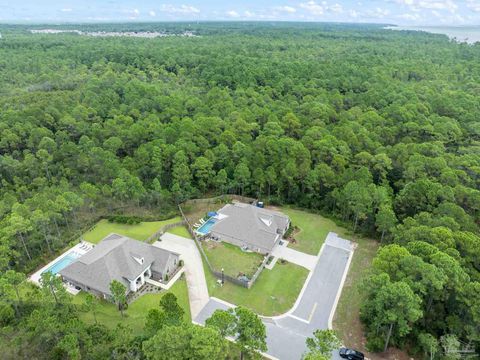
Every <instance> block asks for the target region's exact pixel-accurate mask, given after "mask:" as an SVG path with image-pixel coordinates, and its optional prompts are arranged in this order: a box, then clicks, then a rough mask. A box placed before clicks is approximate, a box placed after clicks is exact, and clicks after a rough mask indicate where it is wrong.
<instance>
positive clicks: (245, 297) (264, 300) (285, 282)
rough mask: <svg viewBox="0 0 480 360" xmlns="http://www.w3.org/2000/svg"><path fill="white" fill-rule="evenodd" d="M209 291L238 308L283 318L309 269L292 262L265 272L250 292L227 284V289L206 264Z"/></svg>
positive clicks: (294, 299)
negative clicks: (243, 307)
mask: <svg viewBox="0 0 480 360" xmlns="http://www.w3.org/2000/svg"><path fill="white" fill-rule="evenodd" d="M204 268H205V277H206V278H207V286H208V292H209V293H210V296H215V297H217V298H219V299H223V300H225V301H228V302H230V303H232V304H235V305H242V306H245V307H247V308H250V309H252V310H253V311H255V312H256V313H257V314H259V315H265V316H273V315H280V314H283V313H285V312H287V311H288V310H290V309H291V307H292V306H293V304H295V301H296V300H297V297H298V294H299V293H300V290H301V289H302V287H303V284H304V282H305V279H306V278H307V276H308V270H307V269H305V268H303V267H301V266H298V265H295V264H291V263H285V264H280V262H277V264H276V265H275V266H274V267H273V269H272V270H268V269H264V270H263V271H262V273H261V274H260V276H259V277H258V279H257V281H256V282H255V283H254V284H253V286H252V287H251V288H250V289H246V288H244V287H241V286H238V285H234V284H232V283H229V282H228V281H226V282H225V284H224V285H223V287H221V286H219V285H218V284H217V279H216V278H215V277H214V276H213V275H212V274H211V273H210V272H209V271H208V269H207V268H206V265H205V264H204Z"/></svg>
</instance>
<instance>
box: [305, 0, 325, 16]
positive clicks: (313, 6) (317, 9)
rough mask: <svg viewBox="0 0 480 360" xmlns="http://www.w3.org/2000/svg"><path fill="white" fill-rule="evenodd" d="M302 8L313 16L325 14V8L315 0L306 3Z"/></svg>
mask: <svg viewBox="0 0 480 360" xmlns="http://www.w3.org/2000/svg"><path fill="white" fill-rule="evenodd" d="M324 3H325V2H324ZM300 7H301V8H302V9H305V10H307V11H309V12H310V13H312V14H313V15H323V13H324V8H323V6H322V5H321V4H319V3H317V2H315V1H313V0H310V1H308V2H306V3H301V4H300Z"/></svg>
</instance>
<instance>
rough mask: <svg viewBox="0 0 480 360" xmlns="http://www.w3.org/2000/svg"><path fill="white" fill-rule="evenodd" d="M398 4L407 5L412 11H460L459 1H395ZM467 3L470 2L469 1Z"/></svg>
mask: <svg viewBox="0 0 480 360" xmlns="http://www.w3.org/2000/svg"><path fill="white" fill-rule="evenodd" d="M394 1H395V2H396V3H397V4H401V5H405V6H408V7H409V8H410V10H412V11H417V12H418V11H421V10H440V11H449V12H451V13H454V12H456V11H457V10H458V5H457V3H458V1H455V0H394ZM467 2H470V1H469V0H467Z"/></svg>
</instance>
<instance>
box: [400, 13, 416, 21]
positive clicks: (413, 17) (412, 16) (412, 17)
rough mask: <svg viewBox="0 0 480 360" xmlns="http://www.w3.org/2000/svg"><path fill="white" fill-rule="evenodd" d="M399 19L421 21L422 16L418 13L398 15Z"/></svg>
mask: <svg viewBox="0 0 480 360" xmlns="http://www.w3.org/2000/svg"><path fill="white" fill-rule="evenodd" d="M398 18H400V19H404V20H410V21H416V20H419V19H420V18H421V16H420V14H418V13H413V14H410V13H405V14H401V15H398Z"/></svg>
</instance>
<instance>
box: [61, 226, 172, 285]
mask: <svg viewBox="0 0 480 360" xmlns="http://www.w3.org/2000/svg"><path fill="white" fill-rule="evenodd" d="M175 255H177V254H174V253H171V252H169V251H167V250H163V249H160V248H157V247H155V246H152V245H150V244H147V243H144V242H141V241H138V240H133V239H130V238H128V237H126V236H122V235H118V234H110V235H108V236H107V237H106V238H104V239H103V240H102V241H101V242H100V243H98V244H97V245H96V246H95V247H94V248H93V249H92V250H90V251H89V252H88V253H86V254H85V255H83V256H81V257H80V258H78V259H77V260H76V261H74V262H73V263H71V264H70V265H69V266H67V267H65V268H64V269H63V270H61V271H60V274H61V275H62V276H64V277H66V278H68V279H70V280H73V281H75V282H78V283H80V284H84V285H86V286H88V287H90V288H91V289H95V290H98V291H101V292H103V293H105V294H110V283H111V282H112V280H117V281H120V282H121V283H123V284H124V285H125V286H126V287H127V289H128V288H129V282H128V280H134V279H135V278H137V277H138V276H139V275H140V274H141V273H142V272H144V271H145V270H146V269H147V268H148V266H149V265H150V264H151V265H152V267H151V269H152V271H158V272H161V273H164V272H165V268H166V266H167V264H168V260H169V259H170V256H175ZM142 259H143V263H142V262H141V260H142Z"/></svg>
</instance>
